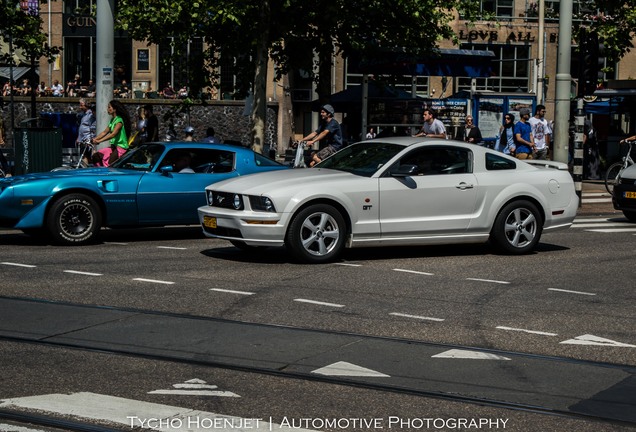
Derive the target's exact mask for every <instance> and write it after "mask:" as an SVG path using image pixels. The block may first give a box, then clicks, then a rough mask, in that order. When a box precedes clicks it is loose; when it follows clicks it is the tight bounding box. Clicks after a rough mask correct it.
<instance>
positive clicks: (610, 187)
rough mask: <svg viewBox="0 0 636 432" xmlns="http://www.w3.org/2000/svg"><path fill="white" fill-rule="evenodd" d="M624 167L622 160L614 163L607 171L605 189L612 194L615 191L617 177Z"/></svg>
mask: <svg viewBox="0 0 636 432" xmlns="http://www.w3.org/2000/svg"><path fill="white" fill-rule="evenodd" d="M622 169H623V164H622V163H621V162H616V163H613V164H611V165H610V166H609V168H608V169H607V171H605V189H607V191H608V192H609V193H610V194H611V193H612V192H613V191H614V184H616V177H618V173H619V172H621V170H622Z"/></svg>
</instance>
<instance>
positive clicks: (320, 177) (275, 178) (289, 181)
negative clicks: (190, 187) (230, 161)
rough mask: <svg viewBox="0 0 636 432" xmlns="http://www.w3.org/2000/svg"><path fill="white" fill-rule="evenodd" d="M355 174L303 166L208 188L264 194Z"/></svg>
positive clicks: (217, 184)
mask: <svg viewBox="0 0 636 432" xmlns="http://www.w3.org/2000/svg"><path fill="white" fill-rule="evenodd" d="M352 176H354V175H353V174H350V173H348V172H343V171H335V170H330V169H325V168H301V169H290V170H281V171H270V172H266V173H260V174H251V175H248V176H243V177H238V178H233V179H229V180H225V181H221V182H218V183H215V184H213V185H211V186H208V189H212V190H215V191H223V192H232V193H242V194H246V195H263V194H267V193H268V192H271V191H273V190H276V189H279V188H290V187H297V188H301V189H302V188H311V187H312V186H315V185H316V184H318V183H319V184H321V185H324V183H325V182H334V183H338V182H340V181H342V180H343V179H350V178H351V177H352Z"/></svg>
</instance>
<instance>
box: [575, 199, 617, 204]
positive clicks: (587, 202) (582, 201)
mask: <svg viewBox="0 0 636 432" xmlns="http://www.w3.org/2000/svg"><path fill="white" fill-rule="evenodd" d="M611 202H612V199H611V198H589V199H586V198H583V199H582V200H581V203H582V204H594V203H611Z"/></svg>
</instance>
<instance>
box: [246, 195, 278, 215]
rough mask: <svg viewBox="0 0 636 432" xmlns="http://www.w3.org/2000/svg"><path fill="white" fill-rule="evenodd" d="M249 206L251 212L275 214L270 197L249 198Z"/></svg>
mask: <svg viewBox="0 0 636 432" xmlns="http://www.w3.org/2000/svg"><path fill="white" fill-rule="evenodd" d="M250 205H251V206H252V210H255V211H264V212H269V213H276V208H275V207H274V202H273V201H272V199H271V198H270V197H266V196H250Z"/></svg>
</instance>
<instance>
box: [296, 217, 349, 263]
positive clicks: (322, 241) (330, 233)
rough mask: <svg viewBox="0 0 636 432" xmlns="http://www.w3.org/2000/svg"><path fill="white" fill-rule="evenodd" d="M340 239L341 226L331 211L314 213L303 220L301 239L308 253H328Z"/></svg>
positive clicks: (319, 254)
mask: <svg viewBox="0 0 636 432" xmlns="http://www.w3.org/2000/svg"><path fill="white" fill-rule="evenodd" d="M339 239H340V227H339V226H338V222H337V221H336V220H335V219H334V217H333V216H331V215H330V214H329V213H324V212H317V213H312V214H310V215H309V216H307V218H305V220H304V221H303V224H302V227H301V231H300V240H301V242H302V245H303V248H304V249H305V250H306V251H307V253H309V254H311V255H314V256H324V255H327V254H329V253H330V252H331V251H332V250H333V249H334V248H335V247H336V246H337V244H338V240H339Z"/></svg>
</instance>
